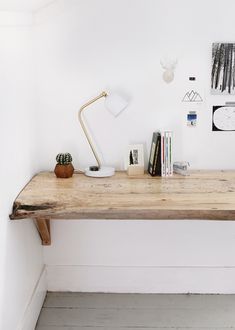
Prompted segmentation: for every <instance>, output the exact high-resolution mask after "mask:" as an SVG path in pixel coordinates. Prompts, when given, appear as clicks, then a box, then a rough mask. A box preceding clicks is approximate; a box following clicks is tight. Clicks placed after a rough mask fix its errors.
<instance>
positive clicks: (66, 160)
mask: <svg viewBox="0 0 235 330" xmlns="http://www.w3.org/2000/svg"><path fill="white" fill-rule="evenodd" d="M72 160H73V158H72V156H71V155H70V153H68V152H67V153H65V154H58V155H57V156H56V161H57V164H59V165H68V164H70V163H71V162H72Z"/></svg>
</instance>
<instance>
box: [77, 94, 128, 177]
mask: <svg viewBox="0 0 235 330" xmlns="http://www.w3.org/2000/svg"><path fill="white" fill-rule="evenodd" d="M103 97H104V98H105V106H106V108H107V109H108V110H109V112H111V113H112V115H113V116H115V117H117V116H118V115H119V114H120V113H121V112H122V111H123V110H124V109H125V108H126V107H127V105H128V103H127V101H126V100H125V99H123V98H122V97H120V96H119V95H118V94H110V95H109V94H108V93H106V92H102V93H101V94H100V95H98V96H96V97H95V98H93V99H92V100H90V101H89V102H87V103H85V104H84V105H83V106H82V107H81V108H80V110H79V112H78V119H79V121H80V124H81V126H82V129H83V132H84V134H85V136H86V138H87V141H88V143H89V145H90V147H91V150H92V152H93V155H94V157H95V159H96V162H97V165H95V166H90V167H88V168H86V169H85V175H87V176H91V177H100V178H102V177H108V176H112V175H114V173H115V169H114V168H113V167H105V166H102V165H101V161H100V159H99V156H98V154H97V152H96V150H95V147H94V144H93V142H92V139H91V136H90V135H89V133H88V130H87V128H86V126H85V123H84V121H83V117H82V114H83V111H84V109H86V108H87V107H88V106H89V105H91V104H92V103H94V102H96V101H98V100H99V99H101V98H103Z"/></svg>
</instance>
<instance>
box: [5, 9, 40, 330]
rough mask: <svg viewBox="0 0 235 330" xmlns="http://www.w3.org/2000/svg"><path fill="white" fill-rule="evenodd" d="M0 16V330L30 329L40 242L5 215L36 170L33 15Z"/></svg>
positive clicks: (27, 226)
mask: <svg viewBox="0 0 235 330" xmlns="http://www.w3.org/2000/svg"><path fill="white" fill-rule="evenodd" d="M0 18H1V20H0V94H1V96H0V113H1V120H0V141H1V142H0V144H1V154H2V160H1V162H0V181H1V185H0V201H1V202H0V204H1V208H0V240H1V249H0V251H1V252H0V253H1V254H0V263H1V264H0V269H1V277H0V300H1V306H0V307H1V309H0V311H1V314H0V329H4V330H16V329H19V330H23V329H24V330H32V328H33V324H35V321H36V320H35V318H36V317H37V313H38V312H39V311H40V306H37V307H36V308H35V306H34V309H36V312H35V310H31V316H29V315H27V312H28V308H29V307H30V304H31V302H32V301H34V300H33V299H34V297H33V295H34V294H35V293H36V294H37V295H38V297H37V299H36V300H35V301H37V303H38V301H42V300H43V295H44V293H45V287H44V288H43V287H40V290H39V291H38V290H37V284H38V281H39V278H40V276H41V274H42V271H43V259H42V247H41V242H40V239H39V236H38V234H37V230H36V229H35V226H34V224H33V222H32V221H31V220H28V221H19V222H13V221H10V220H9V217H8V215H9V214H10V213H11V207H12V204H13V201H14V199H15V198H16V196H17V194H18V193H19V191H20V190H21V189H22V188H23V187H24V185H25V184H26V183H27V182H28V181H29V179H30V178H31V177H32V175H33V174H34V173H35V171H36V163H35V159H34V156H35V155H34V148H35V140H34V138H33V135H34V134H33V132H34V130H35V126H34V125H35V120H34V117H35V92H34V87H35V86H34V82H33V76H34V66H33V58H32V28H31V27H30V26H29V23H30V22H31V23H32V17H31V15H25V14H16V13H14V14H11V13H3V12H1V13H0ZM31 307H32V306H31ZM35 313H36V316H35ZM25 322H29V323H28V324H27V325H26V324H25Z"/></svg>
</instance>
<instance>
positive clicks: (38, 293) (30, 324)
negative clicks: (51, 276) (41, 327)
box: [17, 266, 47, 330]
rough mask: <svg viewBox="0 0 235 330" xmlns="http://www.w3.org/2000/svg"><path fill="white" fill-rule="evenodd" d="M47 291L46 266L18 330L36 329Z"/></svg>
mask: <svg viewBox="0 0 235 330" xmlns="http://www.w3.org/2000/svg"><path fill="white" fill-rule="evenodd" d="M46 292H47V283H46V268H45V266H44V267H43V270H42V272H41V274H40V277H39V279H38V281H37V283H36V285H35V288H34V290H33V292H32V296H31V298H30V300H29V303H28V305H27V308H26V310H25V313H24V316H23V318H22V320H21V322H20V324H19V325H18V327H17V330H33V329H35V326H36V323H37V320H38V316H39V314H40V311H41V308H42V305H43V302H44V299H45V296H46Z"/></svg>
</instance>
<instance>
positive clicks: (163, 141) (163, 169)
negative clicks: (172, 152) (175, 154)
mask: <svg viewBox="0 0 235 330" xmlns="http://www.w3.org/2000/svg"><path fill="white" fill-rule="evenodd" d="M161 167H162V171H161V172H162V176H165V173H166V172H165V136H164V134H162V136H161Z"/></svg>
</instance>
